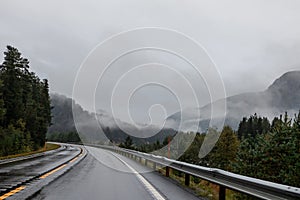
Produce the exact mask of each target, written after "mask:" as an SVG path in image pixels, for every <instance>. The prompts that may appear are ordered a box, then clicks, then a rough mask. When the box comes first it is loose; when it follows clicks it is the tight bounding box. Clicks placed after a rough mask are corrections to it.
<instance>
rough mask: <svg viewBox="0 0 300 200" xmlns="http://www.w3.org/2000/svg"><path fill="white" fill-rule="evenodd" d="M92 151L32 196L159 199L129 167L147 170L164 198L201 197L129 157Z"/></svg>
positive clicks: (193, 199)
mask: <svg viewBox="0 0 300 200" xmlns="http://www.w3.org/2000/svg"><path fill="white" fill-rule="evenodd" d="M88 150H89V152H90V153H89V154H88V155H87V157H86V158H84V160H82V161H81V162H80V163H79V164H78V165H76V166H75V167H74V168H73V169H72V170H70V171H69V172H68V173H66V174H64V175H63V176H61V177H60V178H58V179H57V180H55V181H54V182H52V183H51V184H50V185H48V186H46V187H45V188H44V189H42V190H41V191H40V192H39V193H38V194H37V195H35V196H34V197H33V198H32V199H34V200H40V199H45V200H52V199H53V200H54V199H55V200H57V199H64V200H71V199H72V200H76V199H105V200H119V199H122V200H124V199H125V200H126V199H130V200H139V199H145V200H148V199H149V200H153V199H155V198H154V197H153V193H151V191H149V188H148V187H146V186H145V184H142V182H141V180H140V179H139V178H138V177H137V175H136V174H134V173H132V171H131V169H130V168H129V167H128V166H130V167H132V168H133V169H134V170H137V171H139V172H143V173H141V175H142V176H143V177H144V178H145V179H146V180H147V181H148V183H150V184H151V185H152V186H153V187H154V188H155V190H156V191H157V192H158V193H159V194H160V195H161V196H162V197H163V198H164V199H170V200H173V199H180V200H183V199H191V200H196V199H199V198H197V197H196V196H194V195H193V194H191V193H189V192H187V191H186V190H184V189H182V188H181V187H179V186H178V185H176V184H174V182H172V181H170V180H169V179H167V178H165V177H163V176H161V175H160V174H158V173H157V172H145V171H148V170H149V168H145V167H144V166H142V165H141V164H139V163H136V162H135V161H133V160H131V159H129V158H127V157H124V156H121V155H119V154H116V153H112V152H109V151H107V150H103V149H98V148H94V147H88ZM124 162H125V163H126V164H124Z"/></svg>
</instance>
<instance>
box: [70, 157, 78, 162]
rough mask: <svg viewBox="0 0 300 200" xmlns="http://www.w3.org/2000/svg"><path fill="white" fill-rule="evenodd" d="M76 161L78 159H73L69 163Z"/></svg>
mask: <svg viewBox="0 0 300 200" xmlns="http://www.w3.org/2000/svg"><path fill="white" fill-rule="evenodd" d="M77 159H78V157H76V158H74V159H73V160H71V161H70V163H72V162H74V161H75V160H77Z"/></svg>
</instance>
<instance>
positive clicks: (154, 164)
mask: <svg viewBox="0 0 300 200" xmlns="http://www.w3.org/2000/svg"><path fill="white" fill-rule="evenodd" d="M153 169H154V170H156V162H154V163H153Z"/></svg>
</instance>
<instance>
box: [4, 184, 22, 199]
mask: <svg viewBox="0 0 300 200" xmlns="http://www.w3.org/2000/svg"><path fill="white" fill-rule="evenodd" d="M25 188H26V186H21V187H18V188H16V189H14V190H12V191H10V192H8V193H6V194H4V195H2V196H0V200H3V199H6V198H7V197H10V196H12V195H14V194H16V193H17V192H20V191H21V190H24V189H25Z"/></svg>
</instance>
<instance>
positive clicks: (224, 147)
mask: <svg viewBox="0 0 300 200" xmlns="http://www.w3.org/2000/svg"><path fill="white" fill-rule="evenodd" d="M216 132H217V130H215V129H212V128H211V129H210V130H209V131H208V132H207V133H208V134H215V133H216ZM186 134H193V133H186ZM206 136H207V134H206V133H201V134H200V133H196V135H195V138H194V141H193V142H192V144H191V145H190V146H189V148H188V149H187V151H185V152H184V154H183V155H182V156H181V157H180V158H179V160H180V161H184V162H188V163H192V164H197V165H201V166H207V167H214V168H219V169H223V170H227V171H231V172H234V173H237V174H242V175H246V176H250V177H254V178H259V179H264V180H268V181H272V182H276V183H281V184H286V185H291V186H295V187H300V181H299V177H300V112H299V113H298V114H297V115H295V116H294V117H293V118H291V117H289V116H288V114H287V113H285V114H284V115H281V116H280V117H275V118H274V119H273V120H272V122H271V123H270V121H269V120H268V119H267V118H266V117H260V116H257V115H256V114H254V115H252V116H250V117H249V118H247V117H245V118H243V119H242V120H241V121H240V123H239V127H238V130H236V131H235V130H233V129H232V128H231V127H229V126H224V128H223V130H221V132H220V137H219V140H218V142H217V143H216V145H215V146H214V148H213V149H212V151H211V152H210V153H209V154H208V155H207V156H206V157H204V158H201V159H200V158H199V156H198V154H199V150H200V147H201V145H202V143H203V141H204V138H205V137H206ZM167 141H168V139H167V138H166V139H165V140H164V143H163V144H160V143H159V141H157V142H155V143H151V144H143V145H140V146H138V147H134V145H133V143H132V141H131V140H130V139H129V138H127V139H126V141H125V142H124V143H122V147H125V148H134V149H136V150H139V151H144V152H151V151H154V150H156V149H160V148H162V147H163V146H165V145H167V144H168V142H167ZM171 151H172V153H175V152H176V151H177V149H176V148H174V146H171ZM164 156H167V155H164ZM241 198H242V199H245V196H242V197H241Z"/></svg>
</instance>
